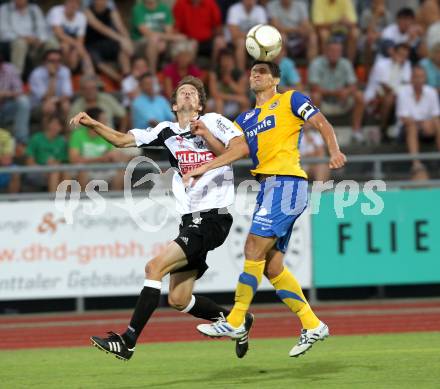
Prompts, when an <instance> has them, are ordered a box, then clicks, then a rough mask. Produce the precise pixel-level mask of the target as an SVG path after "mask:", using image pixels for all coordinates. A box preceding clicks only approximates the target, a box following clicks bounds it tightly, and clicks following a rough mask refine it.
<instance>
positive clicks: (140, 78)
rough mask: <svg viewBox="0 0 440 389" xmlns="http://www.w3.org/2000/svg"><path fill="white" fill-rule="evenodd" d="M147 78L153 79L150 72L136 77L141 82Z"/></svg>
mask: <svg viewBox="0 0 440 389" xmlns="http://www.w3.org/2000/svg"><path fill="white" fill-rule="evenodd" d="M147 77H153V73H151V72H145V73H142V74H141V75H140V76H139V77H138V81H142V80H143V79H144V78H147Z"/></svg>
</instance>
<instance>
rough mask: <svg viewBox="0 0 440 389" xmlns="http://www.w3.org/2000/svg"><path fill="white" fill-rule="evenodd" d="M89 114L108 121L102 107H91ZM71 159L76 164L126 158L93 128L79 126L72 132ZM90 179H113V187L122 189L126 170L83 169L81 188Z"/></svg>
mask: <svg viewBox="0 0 440 389" xmlns="http://www.w3.org/2000/svg"><path fill="white" fill-rule="evenodd" d="M87 114H88V115H89V116H90V117H92V118H93V119H95V120H99V121H100V122H101V123H108V121H107V120H106V119H107V118H106V114H105V112H104V111H103V110H102V109H100V108H92V109H89V110H87ZM109 125H110V124H109ZM69 160H70V162H71V163H74V164H79V163H80V164H91V163H105V162H123V161H125V160H126V158H125V157H124V155H123V154H122V153H121V152H119V151H118V150H116V149H115V148H114V147H113V146H112V145H111V144H110V143H108V142H107V141H106V140H105V139H103V138H102V137H100V136H99V135H98V134H96V133H95V132H94V131H93V130H91V129H88V128H86V127H78V128H76V129H75V130H74V131H73V132H72V135H71V137H70V142H69ZM90 180H104V181H106V182H107V183H108V182H109V181H111V189H113V190H122V189H123V186H124V171H121V170H100V171H82V172H80V173H79V174H78V181H79V183H80V185H81V188H83V189H84V188H85V187H86V185H87V183H88V182H89V181H90Z"/></svg>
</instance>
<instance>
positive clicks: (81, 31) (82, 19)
mask: <svg viewBox="0 0 440 389" xmlns="http://www.w3.org/2000/svg"><path fill="white" fill-rule="evenodd" d="M86 28H87V19H86V15H84V14H83V13H82V12H80V13H79V14H78V35H77V36H85V35H86Z"/></svg>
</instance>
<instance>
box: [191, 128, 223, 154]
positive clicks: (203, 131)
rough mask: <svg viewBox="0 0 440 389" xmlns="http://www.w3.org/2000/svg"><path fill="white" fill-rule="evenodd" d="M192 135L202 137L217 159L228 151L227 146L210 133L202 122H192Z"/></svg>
mask: <svg viewBox="0 0 440 389" xmlns="http://www.w3.org/2000/svg"><path fill="white" fill-rule="evenodd" d="M191 134H193V135H198V136H201V137H202V138H203V140H204V141H205V142H206V144H207V146H208V149H209V150H211V151H212V152H213V153H214V154H215V155H216V157H218V156H219V155H222V154H223V153H224V152H225V151H226V146H225V145H224V144H223V143H222V142H221V141H220V140H219V139H217V138H216V137H215V136H214V135H213V134H212V133H211V132H210V131H209V129H208V127H207V126H206V124H205V123H203V121H202V120H192V121H191Z"/></svg>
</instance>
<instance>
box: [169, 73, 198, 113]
mask: <svg viewBox="0 0 440 389" xmlns="http://www.w3.org/2000/svg"><path fill="white" fill-rule="evenodd" d="M183 85H192V86H193V87H194V88H196V89H197V92H198V94H199V104H200V105H201V107H202V111H201V112H200V113H203V112H204V111H205V107H206V92H205V87H204V86H203V82H202V80H200V79H199V78H197V77H193V76H186V77H184V78H182V80H180V82H179V84H178V85H177V88H176V89H174V92H173V94H172V96H171V106H173V105H174V104H176V98H177V91H178V90H179V88H180V87H181V86H183Z"/></svg>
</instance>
